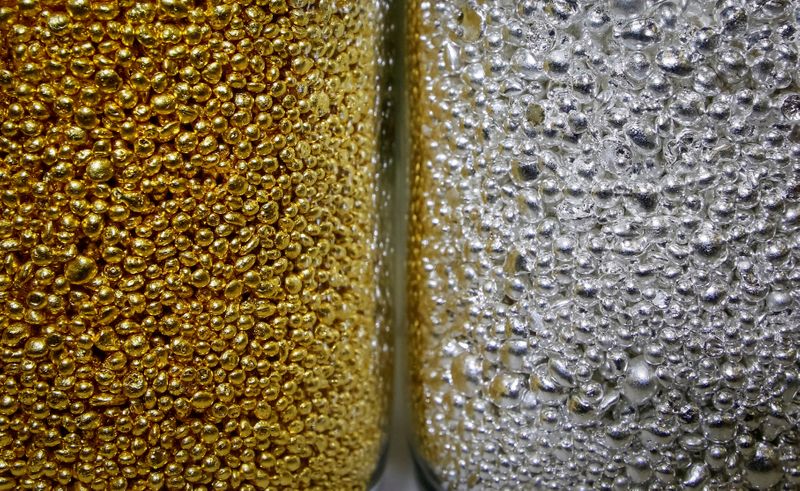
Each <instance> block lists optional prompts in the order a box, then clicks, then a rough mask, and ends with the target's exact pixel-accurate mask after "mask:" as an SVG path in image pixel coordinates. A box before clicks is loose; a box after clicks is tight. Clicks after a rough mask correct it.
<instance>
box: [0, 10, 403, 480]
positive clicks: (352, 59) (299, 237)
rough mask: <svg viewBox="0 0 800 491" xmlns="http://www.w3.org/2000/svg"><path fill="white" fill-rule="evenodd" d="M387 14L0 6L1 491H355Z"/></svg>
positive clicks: (379, 392) (373, 446)
mask: <svg viewBox="0 0 800 491" xmlns="http://www.w3.org/2000/svg"><path fill="white" fill-rule="evenodd" d="M386 9H387V3H386V2H385V1H384V0H364V1H355V0H354V1H344V0H343V1H338V0H337V1H321V2H311V1H306V0H269V1H258V2H251V1H249V0H243V1H218V0H209V1H207V2H206V1H196V2H195V1H189V0H160V1H157V2H156V1H153V2H151V1H138V0H119V1H118V0H101V1H88V0H64V1H59V0H33V1H28V0H19V1H16V0H9V1H4V2H2V3H0V46H2V48H0V101H2V105H1V106H0V259H2V263H1V265H0V489H57V490H58V489H64V490H65V489H109V490H122V489H217V490H224V489H230V490H234V489H236V490H248V489H249V490H255V489H273V490H277V489H289V488H303V489H336V490H340V489H364V488H366V487H367V486H369V485H370V483H371V482H372V479H373V475H374V473H375V472H376V469H377V468H378V462H379V460H380V456H381V453H382V451H383V448H384V447H385V444H386V428H385V427H386V421H387V414H386V413H387V400H388V390H387V388H388V382H389V377H388V373H387V368H386V367H387V366H388V365H389V364H388V363H387V362H388V360H389V356H390V353H391V350H390V347H389V332H388V319H387V315H386V311H387V299H386V294H385V291H384V290H385V286H386V282H385V272H384V264H385V263H386V260H385V254H386V252H385V251H386V241H387V234H386V233H385V232H384V229H385V225H386V224H385V221H384V220H382V219H381V217H382V216H383V215H384V209H383V208H384V207H385V204H384V203H385V200H384V199H383V197H384V195H385V193H386V192H387V190H385V189H383V187H382V181H383V180H384V179H385V178H384V174H385V173H386V170H387V167H388V161H387V160H385V159H384V158H383V156H382V153H381V145H380V141H379V135H380V134H381V133H382V132H383V130H382V116H383V110H384V108H383V104H384V102H383V101H384V100H385V97H384V92H385V91H384V89H385V83H384V80H385V77H384V75H383V72H384V69H385V68H386V66H387V58H386V57H385V55H384V53H383V44H384V43H383V40H384V33H383V23H384V15H385V12H386Z"/></svg>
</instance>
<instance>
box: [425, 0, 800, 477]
mask: <svg viewBox="0 0 800 491" xmlns="http://www.w3.org/2000/svg"><path fill="white" fill-rule="evenodd" d="M798 9H800V3H798V2H796V1H791V0H786V1H758V2H755V1H744V0H719V1H716V0H715V1H697V2H690V1H667V2H664V1H649V0H605V1H589V2H576V1H569V0H564V1H561V0H547V1H540V2H534V1H508V0H494V1H455V0H444V1H439V2H424V1H417V2H411V6H410V22H409V33H410V34H409V39H410V41H409V46H410V48H409V49H410V54H409V56H410V64H409V80H410V84H411V89H410V90H411V95H410V100H411V101H412V104H411V117H410V121H411V131H412V145H413V150H412V153H413V156H412V190H411V192H412V203H411V224H410V226H411V232H410V237H411V243H410V262H409V279H410V284H409V299H410V305H409V315H410V317H411V323H410V329H411V337H410V343H411V364H412V368H411V370H412V374H411V377H412V382H411V383H412V394H413V404H414V418H415V425H416V430H415V435H416V453H417V458H418V462H419V465H420V468H421V473H422V474H424V475H425V476H426V478H427V480H428V481H429V482H428V484H430V485H431V486H432V487H433V488H443V489H481V490H491V489H678V488H691V489H699V488H702V489H740V488H752V489H775V488H779V489H794V488H796V487H797V486H800V451H799V450H798V449H799V448H800V447H798V441H800V440H798V439H799V438H800V433H798V417H799V416H800V406H799V405H798V403H799V402H800V397H798V388H800V372H799V371H798V366H800V365H798V361H800V360H798V348H800V331H798V329H797V322H798V320H800V317H798V305H797V302H798V293H799V292H798V286H799V285H800V269H798V267H799V266H800V264H799V263H798V261H799V260H800V252H798V251H800V248H798V246H799V245H800V235H798V227H800V202H799V200H800V136H799V135H800V133H798V129H799V128H800V126H798V124H799V123H800V86H799V84H798V75H797V53H798V39H799V38H798V35H797V30H798V27H800V26H799V25H798V22H799V21H800V18H798V16H797V13H798V12H800V10H798Z"/></svg>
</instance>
